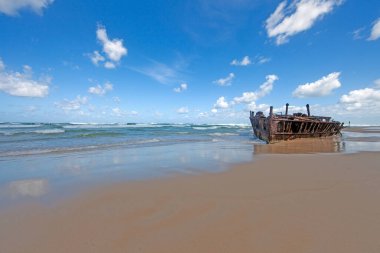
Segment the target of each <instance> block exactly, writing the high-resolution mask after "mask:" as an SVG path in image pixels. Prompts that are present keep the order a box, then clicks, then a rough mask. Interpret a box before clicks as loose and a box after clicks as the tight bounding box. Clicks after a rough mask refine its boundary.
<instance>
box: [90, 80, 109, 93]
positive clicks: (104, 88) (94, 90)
mask: <svg viewBox="0 0 380 253" xmlns="http://www.w3.org/2000/svg"><path fill="white" fill-rule="evenodd" d="M111 90H113V85H112V83H110V82H107V83H105V84H104V85H103V86H101V85H99V84H98V85H97V86H93V87H90V88H88V92H89V93H91V94H95V95H100V96H103V95H105V94H106V93H107V92H108V91H111Z"/></svg>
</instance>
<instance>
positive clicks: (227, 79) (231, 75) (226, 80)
mask: <svg viewBox="0 0 380 253" xmlns="http://www.w3.org/2000/svg"><path fill="white" fill-rule="evenodd" d="M234 77H235V74H234V73H229V74H228V76H227V77H225V78H220V79H218V80H215V81H214V83H216V84H217V85H219V86H229V85H231V83H232V79H234Z"/></svg>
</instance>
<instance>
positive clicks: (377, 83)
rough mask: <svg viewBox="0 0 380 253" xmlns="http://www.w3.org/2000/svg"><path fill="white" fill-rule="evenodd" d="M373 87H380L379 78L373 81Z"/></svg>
mask: <svg viewBox="0 0 380 253" xmlns="http://www.w3.org/2000/svg"><path fill="white" fill-rule="evenodd" d="M374 84H375V87H376V88H379V89H380V78H379V79H377V80H375V81H374Z"/></svg>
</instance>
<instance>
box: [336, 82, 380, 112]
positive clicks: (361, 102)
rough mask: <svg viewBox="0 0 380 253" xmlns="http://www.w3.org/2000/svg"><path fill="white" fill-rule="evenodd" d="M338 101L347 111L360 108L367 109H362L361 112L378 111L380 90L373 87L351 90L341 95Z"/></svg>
mask: <svg viewBox="0 0 380 253" xmlns="http://www.w3.org/2000/svg"><path fill="white" fill-rule="evenodd" d="M339 102H340V103H341V104H343V105H344V106H345V109H347V110H349V111H353V110H360V109H367V111H363V113H370V112H371V111H379V109H378V108H379V107H380V90H379V89H373V88H364V89H359V90H352V91H350V92H349V93H348V94H345V95H343V96H341V98H340V100H339Z"/></svg>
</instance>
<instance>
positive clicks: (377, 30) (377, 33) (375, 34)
mask: <svg viewBox="0 0 380 253" xmlns="http://www.w3.org/2000/svg"><path fill="white" fill-rule="evenodd" d="M378 38H380V18H379V19H377V20H376V21H375V22H373V26H372V30H371V35H370V36H369V38H368V40H377V39H378Z"/></svg>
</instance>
